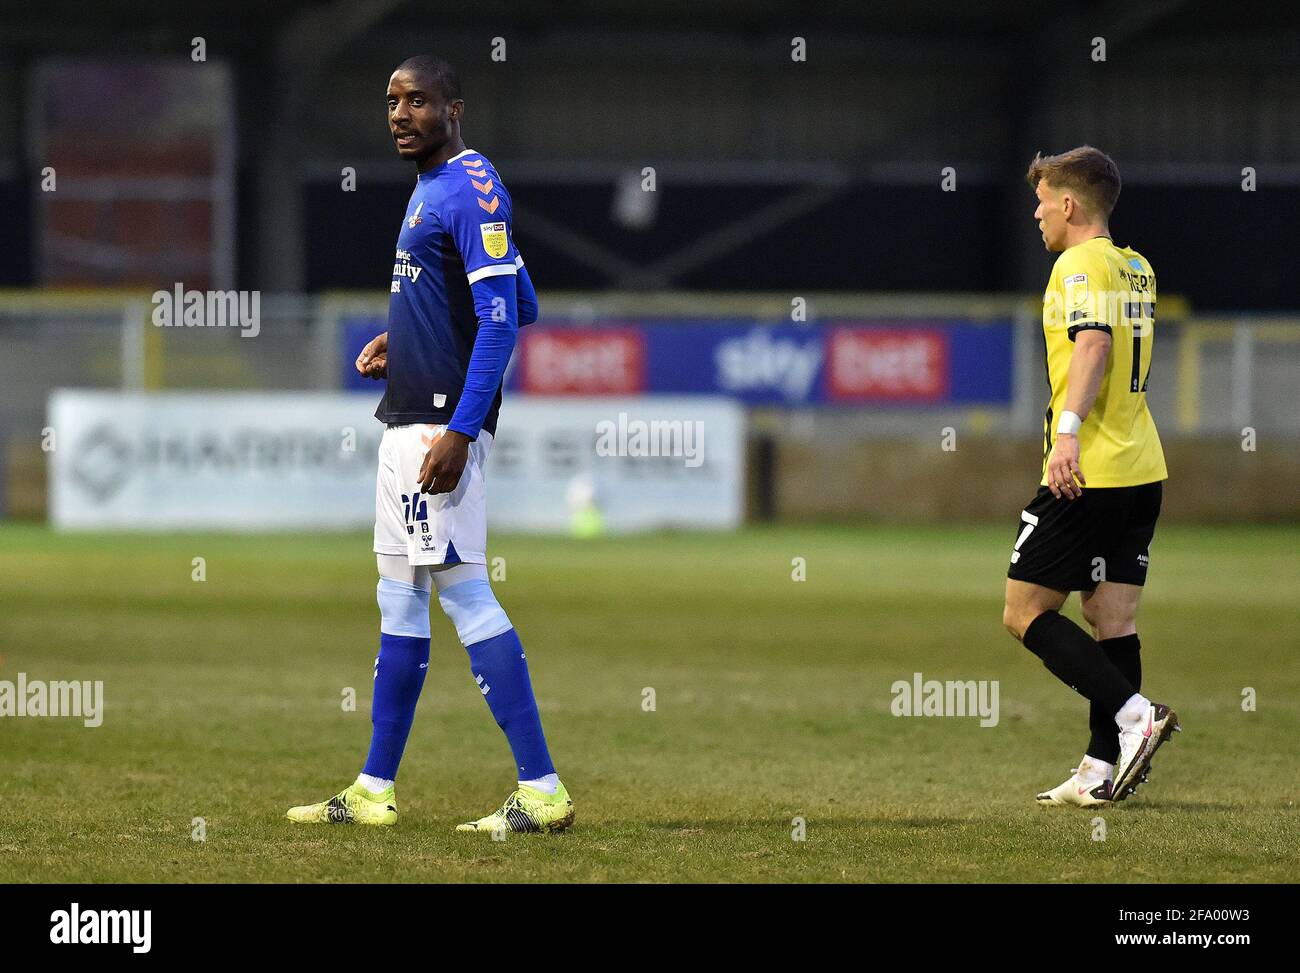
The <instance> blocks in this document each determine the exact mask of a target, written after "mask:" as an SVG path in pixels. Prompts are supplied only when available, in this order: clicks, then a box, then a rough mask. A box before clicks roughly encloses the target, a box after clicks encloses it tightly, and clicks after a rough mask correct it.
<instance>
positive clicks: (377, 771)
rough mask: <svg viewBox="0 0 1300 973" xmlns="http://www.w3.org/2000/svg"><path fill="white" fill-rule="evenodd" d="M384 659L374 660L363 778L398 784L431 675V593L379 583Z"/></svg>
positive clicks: (384, 581) (384, 580) (381, 656)
mask: <svg viewBox="0 0 1300 973" xmlns="http://www.w3.org/2000/svg"><path fill="white" fill-rule="evenodd" d="M377 599H378V601H379V612H380V618H381V623H380V632H379V658H377V659H376V660H375V698H374V702H373V703H371V705H370V722H371V724H372V725H373V727H374V729H373V731H372V732H371V736H370V755H369V756H368V757H366V765H365V767H364V768H363V769H362V771H361V772H362V773H363V774H369V775H370V776H372V777H379V778H381V779H382V780H396V779H397V765H398V764H400V763H401V762H402V751H403V750H405V749H406V738H407V737H408V736H409V735H410V733H411V723H412V722H414V720H415V704H416V703H418V702H419V701H420V690H421V689H423V688H424V677H425V675H426V674H427V673H428V671H429V592H428V590H427V589H425V588H418V587H416V586H415V585H410V584H406V583H405V582H402V581H394V580H393V579H391V578H380V579H379V587H378V590H377Z"/></svg>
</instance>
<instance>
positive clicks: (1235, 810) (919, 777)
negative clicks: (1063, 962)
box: [0, 518, 1300, 882]
mask: <svg viewBox="0 0 1300 973" xmlns="http://www.w3.org/2000/svg"><path fill="white" fill-rule="evenodd" d="M1013 519H1014V518H1013ZM1012 526H1013V525H1008V526H1007V527H1006V528H1005V529H1003V528H985V527H978V528H975V527H972V528H960V529H952V528H942V529H941V528H937V527H936V528H927V529H902V528H890V529H884V528H879V529H877V528H861V529H852V528H830V527H826V528H794V527H780V528H751V529H747V530H745V531H742V532H740V533H738V534H734V535H702V534H658V535H651V536H639V537H632V538H602V539H599V540H595V541H579V540H574V539H556V538H529V537H515V536H503V537H496V538H494V540H493V549H492V555H493V556H499V557H503V558H504V559H505V570H506V577H505V580H504V581H500V580H499V581H497V582H496V584H495V587H496V590H497V592H498V595H499V597H500V599H501V601H502V603H503V604H504V606H505V608H506V610H507V611H508V612H509V614H510V616H511V618H512V619H513V620H514V622H515V624H516V626H517V627H518V629H519V632H520V634H521V636H522V638H523V641H524V645H525V646H526V648H527V650H528V657H529V662H530V665H531V667H532V675H533V680H534V684H535V686H536V689H537V692H538V696H539V700H540V703H541V707H542V714H543V720H544V723H545V726H546V730H547V735H548V737H549V740H550V743H551V748H552V752H553V754H554V756H555V758H556V762H557V765H558V767H559V769H560V772H561V774H562V775H563V777H564V780H565V782H566V784H567V785H568V787H569V790H570V792H571V793H572V794H573V795H574V798H575V800H576V804H577V810H578V820H577V825H576V827H575V828H574V829H573V830H572V831H570V832H569V833H567V834H563V835H556V836H536V835H527V836H511V837H509V838H508V840H506V841H502V842H494V841H492V840H491V839H490V837H488V836H486V835H462V834H455V833H454V832H453V831H452V828H453V826H454V825H455V824H456V823H457V822H459V821H461V820H466V819H468V818H470V817H476V816H479V815H481V814H485V813H487V812H488V811H490V810H492V809H493V808H494V807H495V806H496V805H497V804H498V803H499V802H500V801H501V799H502V798H503V797H505V795H506V794H507V793H508V791H509V790H510V788H511V787H512V786H513V776H512V769H513V768H512V763H511V760H510V755H509V750H508V749H507V747H506V745H505V741H504V740H503V739H502V737H501V736H500V732H499V731H498V729H497V727H496V725H495V724H494V723H493V722H492V720H491V718H490V716H489V714H488V711H487V707H486V706H485V705H484V703H483V700H482V698H481V697H480V695H479V693H477V692H476V691H475V687H474V684H473V680H472V678H471V677H470V675H469V668H468V665H467V662H466V658H465V653H464V650H463V649H462V648H461V647H460V645H459V644H458V643H457V641H456V639H455V634H454V631H453V630H452V628H451V625H450V623H449V622H447V621H446V620H445V619H444V618H443V617H442V616H441V613H440V612H437V610H436V608H435V613H434V615H435V617H434V648H433V657H432V661H431V664H430V671H429V676H428V681H427V683H426V685H425V690H424V696H423V698H422V699H421V701H420V708H419V713H418V715H417V718H416V723H415V728H414V731H413V733H412V736H411V740H410V743H409V745H408V747H407V755H406V759H405V762H404V764H403V766H402V773H401V779H400V780H399V782H398V801H399V805H400V808H401V813H402V817H401V821H400V823H399V824H398V826H397V827H396V828H394V829H386V830H379V829H359V828H342V827H301V826H293V825H290V824H289V823H288V822H286V821H285V820H284V818H283V815H284V811H285V809H286V808H288V807H289V806H290V805H292V804H298V803H303V802H308V801H314V800H321V799H324V798H325V797H327V796H329V795H330V794H332V793H334V792H335V791H337V790H338V789H339V788H341V787H342V786H343V785H344V784H346V783H347V782H349V781H350V780H351V779H352V778H353V777H354V776H355V775H356V773H357V771H358V770H359V769H360V764H361V762H362V760H363V758H364V755H365V751H366V747H367V743H368V739H369V704H370V683H371V677H372V669H371V667H372V662H373V658H374V654H375V647H376V643H377V622H378V612H377V609H376V607H375V602H374V584H375V571H374V563H373V558H372V555H371V554H370V551H369V548H370V544H369V538H368V536H366V535H364V534H354V535H325V536H316V537H301V536H294V535H281V536H269V537H267V536H249V537H241V536H226V535H221V536H218V535H208V534H204V535H194V536H177V535H162V536H138V535H137V536H99V537H96V536H88V535H87V536H81V535H74V536H60V535H57V534H54V533H51V532H49V531H47V530H45V529H43V528H36V527H24V526H13V525H7V526H4V527H0V655H2V656H3V659H2V661H0V679H5V680H10V681H14V680H16V677H17V673H18V672H25V673H26V674H27V676H28V678H29V679H46V680H56V679H90V680H96V679H102V680H103V681H104V686H105V689H104V692H105V698H106V705H105V713H104V721H103V725H102V726H100V727H98V728H86V727H83V726H82V723H81V721H80V720H76V719H35V718H17V717H15V718H0V781H3V792H4V802H3V809H2V813H0V881H3V882H13V881H36V882H50V881H106V882H111V881H118V882H121V881H127V882H136V881H160V882H182V881H184V882H205V881H206V882H211V881H217V882H225V881H239V882H249V881H289V882H328V881H529V882H537V881H591V880H595V881H619V882H640V881H651V882H659V881H715V880H721V881H760V882H770V881H842V880H843V881H854V882H856V881H879V882H917V881H941V882H949V881H958V882H972V881H975V882H988V881H1011V882H1125V881H1179V882H1200V881H1211V882H1238V881H1252V880H1254V881H1268V882H1281V881H1295V880H1297V879H1298V878H1300V865H1298V864H1297V854H1298V853H1297V849H1300V830H1298V829H1297V815H1296V809H1295V803H1294V802H1295V798H1296V785H1297V779H1298V775H1297V766H1298V765H1300V764H1298V762H1297V756H1298V755H1300V666H1297V664H1296V655H1295V653H1296V648H1297V645H1298V644H1300V606H1298V604H1297V597H1296V595H1297V580H1298V579H1300V554H1298V553H1297V545H1296V542H1295V533H1294V531H1293V530H1290V529H1284V528H1252V529H1227V528H1198V529H1190V528H1180V529H1174V528H1168V529H1161V530H1160V531H1159V532H1158V533H1157V537H1156V543H1155V546H1154V547H1153V550H1152V569H1151V582H1150V585H1149V587H1148V589H1147V595H1146V603H1145V605H1144V609H1143V613H1142V615H1141V618H1140V631H1141V634H1142V637H1143V644H1144V647H1145V648H1144V653H1143V654H1144V660H1145V663H1144V664H1145V671H1146V681H1145V685H1144V688H1145V689H1147V690H1148V691H1149V692H1150V693H1151V694H1152V695H1153V696H1154V697H1155V698H1157V699H1160V700H1163V701H1167V702H1169V703H1171V704H1173V705H1174V706H1175V707H1176V708H1177V709H1178V710H1179V712H1180V714H1181V716H1182V722H1183V728H1184V732H1183V733H1181V734H1179V735H1177V736H1176V737H1175V738H1174V740H1173V742H1172V743H1171V744H1170V745H1168V746H1167V747H1166V748H1165V749H1163V750H1162V751H1161V752H1160V754H1159V755H1158V757H1157V758H1156V761H1155V767H1154V772H1153V774H1152V779H1151V783H1150V784H1148V785H1147V786H1146V787H1144V788H1143V789H1142V790H1140V791H1139V792H1138V795H1137V796H1136V797H1135V798H1132V799H1130V800H1129V801H1128V802H1125V803H1124V804H1121V805H1118V806H1116V807H1114V808H1111V809H1108V810H1105V811H1104V812H1102V813H1096V812H1092V811H1083V810H1079V809H1043V808H1039V807H1037V806H1035V805H1034V803H1033V800H1032V798H1033V795H1034V793H1035V791H1036V790H1038V789H1041V788H1043V787H1044V786H1048V785H1055V784H1057V783H1059V782H1060V781H1061V780H1063V779H1064V778H1065V777H1066V776H1067V775H1068V773H1069V769H1070V767H1072V766H1074V765H1075V763H1076V762H1077V758H1078V757H1079V756H1080V754H1081V753H1082V751H1083V748H1084V745H1085V743H1086V741H1087V726H1086V724H1087V711H1086V705H1087V704H1086V703H1085V702H1084V701H1083V700H1082V699H1080V698H1079V697H1077V696H1076V695H1074V694H1073V693H1070V692H1069V691H1067V690H1065V689H1064V688H1063V687H1062V686H1060V685H1059V684H1058V683H1057V682H1056V681H1055V679H1053V678H1052V677H1051V676H1050V675H1049V674H1048V673H1047V672H1046V670H1044V669H1043V667H1042V666H1041V665H1040V664H1039V662H1038V661H1037V660H1036V659H1035V658H1033V657H1032V656H1031V655H1030V654H1029V653H1028V652H1027V651H1025V650H1024V649H1023V648H1021V647H1020V646H1018V645H1017V644H1016V643H1015V642H1014V641H1013V640H1012V639H1011V638H1010V637H1009V636H1008V635H1007V634H1006V633H1005V632H1004V631H1003V630H1002V627H1001V595H1002V586H1003V576H1004V571H1005V567H1006V560H1007V556H1008V553H1009V549H1010V546H1011V543H1012V541H1013V537H1012V533H1013V531H1012ZM196 557H201V558H204V559H205V566H206V580H205V581H201V582H198V581H194V580H192V577H191V575H192V571H193V568H192V560H193V559H194V558H196ZM794 558H804V559H805V563H806V572H807V580H805V581H795V580H792V577H791V574H792V560H793V559H794ZM1070 605H1071V607H1070V609H1069V610H1070V611H1071V613H1073V614H1074V615H1075V617H1078V616H1077V611H1078V609H1077V602H1076V601H1074V600H1072V601H1071V603H1070ZM914 672H921V673H923V674H924V676H925V678H927V679H931V678H933V679H940V680H949V679H961V680H967V679H975V680H981V679H988V680H994V679H996V680H998V681H999V685H1000V721H999V722H998V724H997V725H996V726H994V727H987V728H982V727H981V726H980V725H979V723H978V720H977V719H969V718H967V719H962V718H906V717H901V718H900V717H895V716H893V715H891V712H890V703H891V702H892V699H893V697H892V695H891V692H890V687H891V685H892V684H893V683H894V682H895V681H896V680H900V679H902V680H910V679H911V678H912V674H913V673H914ZM345 687H353V688H355V690H356V694H357V707H356V710H355V712H345V711H344V709H343V706H342V699H343V691H344V689H345ZM1248 687H1249V688H1251V689H1253V690H1254V692H1255V697H1256V709H1255V710H1254V711H1253V712H1249V711H1245V710H1243V705H1242V702H1243V691H1244V690H1246V689H1247V688H1248ZM647 689H653V691H654V708H653V709H652V710H649V709H647V708H646V707H645V705H644V701H645V699H646V694H645V691H646V690H647ZM195 818H202V819H203V820H204V822H205V829H206V840H203V841H196V840H193V834H194V831H195V829H196V826H195V825H194V823H193V822H194V819H195ZM796 818H799V819H802V820H803V821H804V822H805V828H806V831H805V835H804V840H802V841H796V840H793V834H794V832H795V830H796V827H797V825H796V821H795V819H796ZM1094 818H1101V819H1102V821H1103V824H1104V833H1105V840H1101V841H1099V840H1094V838H1095V837H1096V836H1098V835H1099V834H1100V833H1101V826H1099V825H1097V824H1096V823H1094V820H1093V819H1094Z"/></svg>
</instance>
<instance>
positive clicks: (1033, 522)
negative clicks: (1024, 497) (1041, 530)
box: [1011, 510, 1038, 564]
mask: <svg viewBox="0 0 1300 973" xmlns="http://www.w3.org/2000/svg"><path fill="white" fill-rule="evenodd" d="M1020 519H1021V520H1022V521H1023V522H1024V525H1025V529H1024V530H1022V531H1021V532H1020V536H1019V537H1017V538H1016V546H1015V548H1013V549H1012V551H1011V563H1012V564H1015V563H1016V562H1017V561H1019V560H1020V545H1021V544H1023V543H1024V542H1025V540H1026V538H1028V537H1029V535H1030V534H1032V533H1033V532H1034V528H1035V527H1037V526H1038V517H1037V516H1036V515H1034V514H1031V513H1030V512H1029V511H1028V510H1022V511H1020Z"/></svg>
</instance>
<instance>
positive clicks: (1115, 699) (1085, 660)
mask: <svg viewBox="0 0 1300 973" xmlns="http://www.w3.org/2000/svg"><path fill="white" fill-rule="evenodd" d="M1024 643H1025V648H1027V649H1028V650H1029V651H1030V652H1032V653H1034V655H1036V656H1038V658H1040V659H1042V660H1043V665H1045V666H1047V671H1048V672H1050V673H1051V674H1052V675H1054V676H1055V677H1056V678H1057V679H1059V680H1061V682H1063V683H1065V684H1066V685H1067V686H1069V687H1070V688H1071V689H1073V690H1074V691H1075V692H1077V693H1078V694H1079V695H1081V696H1083V697H1084V698H1085V699H1087V700H1089V701H1090V702H1092V703H1093V704H1095V705H1097V706H1100V707H1101V708H1102V709H1104V710H1105V711H1106V712H1108V713H1110V714H1111V716H1112V718H1113V717H1114V714H1115V713H1118V712H1119V710H1120V707H1122V706H1123V705H1124V704H1125V703H1127V702H1128V700H1129V697H1130V696H1132V695H1133V693H1134V692H1136V690H1134V688H1133V685H1132V683H1130V682H1129V681H1128V680H1127V679H1126V678H1124V674H1123V673H1121V672H1120V671H1119V670H1118V669H1116V668H1115V666H1113V665H1112V664H1111V661H1110V660H1109V659H1107V658H1106V653H1104V652H1102V651H1101V650H1100V649H1099V648H1098V646H1097V643H1096V642H1094V641H1093V640H1092V639H1091V638H1090V637H1089V636H1088V633H1087V632H1085V631H1084V630H1083V629H1081V628H1080V627H1079V626H1078V625H1076V624H1074V622H1072V621H1070V620H1069V619H1068V618H1066V617H1065V616H1064V615H1062V614H1060V613H1059V612H1043V613H1042V614H1041V615H1039V616H1038V617H1037V618H1035V619H1034V620H1033V621H1032V622H1030V623H1029V628H1027V629H1025V637H1024ZM1115 732H1116V733H1118V732H1119V730H1118V729H1117V730H1116V731H1115Z"/></svg>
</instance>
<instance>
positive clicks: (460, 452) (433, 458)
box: [420, 429, 469, 493]
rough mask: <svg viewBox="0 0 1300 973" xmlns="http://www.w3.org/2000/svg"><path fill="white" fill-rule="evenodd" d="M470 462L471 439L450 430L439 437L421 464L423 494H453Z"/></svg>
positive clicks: (421, 488) (461, 433)
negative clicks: (466, 465)
mask: <svg viewBox="0 0 1300 973" xmlns="http://www.w3.org/2000/svg"><path fill="white" fill-rule="evenodd" d="M467 462H469V437H468V436H466V435H465V434H464V433H463V432H455V431H454V430H451V429H448V430H446V431H445V432H443V434H442V435H441V436H439V437H438V438H437V439H436V440H434V443H433V445H432V446H430V447H429V451H428V452H427V453H425V454H424V462H423V463H421V464H420V491H421V492H422V493H451V492H452V491H453V490H455V489H456V487H457V485H458V484H459V483H460V475H461V474H462V473H464V472H465V464H466V463H467Z"/></svg>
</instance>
